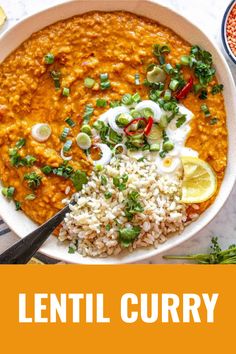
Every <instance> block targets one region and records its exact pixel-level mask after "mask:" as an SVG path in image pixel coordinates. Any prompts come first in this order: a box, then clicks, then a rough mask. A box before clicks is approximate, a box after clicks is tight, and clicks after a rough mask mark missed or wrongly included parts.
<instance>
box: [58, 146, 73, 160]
mask: <svg viewBox="0 0 236 354" xmlns="http://www.w3.org/2000/svg"><path fill="white" fill-rule="evenodd" d="M60 155H61V158H62V159H63V160H65V161H70V160H71V159H72V156H65V155H64V152H63V148H62V149H61V153H60Z"/></svg>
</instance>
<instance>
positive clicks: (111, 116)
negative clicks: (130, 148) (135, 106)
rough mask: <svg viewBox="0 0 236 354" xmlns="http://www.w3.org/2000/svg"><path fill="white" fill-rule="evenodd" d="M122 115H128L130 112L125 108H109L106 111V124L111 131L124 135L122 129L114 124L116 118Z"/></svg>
mask: <svg viewBox="0 0 236 354" xmlns="http://www.w3.org/2000/svg"><path fill="white" fill-rule="evenodd" d="M122 113H130V112H129V109H128V108H127V107H125V106H118V107H115V108H110V109H109V110H108V111H107V116H108V124H109V125H110V127H111V129H113V130H114V131H115V132H116V133H118V134H124V129H122V128H120V127H118V125H117V124H116V118H117V117H118V116H119V115H120V114H122Z"/></svg>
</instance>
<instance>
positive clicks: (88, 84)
mask: <svg viewBox="0 0 236 354" xmlns="http://www.w3.org/2000/svg"><path fill="white" fill-rule="evenodd" d="M94 85H95V80H94V79H92V78H91V77H86V78H85V79H84V86H85V87H87V88H92V87H93V86H94Z"/></svg>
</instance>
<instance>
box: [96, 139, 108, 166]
mask: <svg viewBox="0 0 236 354" xmlns="http://www.w3.org/2000/svg"><path fill="white" fill-rule="evenodd" d="M95 146H97V147H98V148H99V149H100V150H101V153H102V157H101V158H100V160H94V161H93V163H94V165H95V166H96V165H102V166H104V165H107V164H108V163H109V162H110V161H111V158H112V152H111V149H110V148H109V146H108V145H106V144H95Z"/></svg>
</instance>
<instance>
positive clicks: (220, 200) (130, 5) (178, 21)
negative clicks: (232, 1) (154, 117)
mask: <svg viewBox="0 0 236 354" xmlns="http://www.w3.org/2000/svg"><path fill="white" fill-rule="evenodd" d="M91 10H100V11H114V10H126V11H130V12H133V13H135V14H138V15H142V16H146V17H148V18H150V19H153V20H156V21H158V22H160V23H161V24H162V25H164V26H167V27H170V28H171V29H172V30H174V31H175V32H176V33H178V34H179V35H180V36H181V37H182V38H184V39H186V40H187V41H189V42H190V43H192V44H198V45H200V46H202V47H204V48H206V49H207V50H209V51H210V52H211V53H212V55H213V59H214V63H215V66H216V68H217V76H218V79H219V81H220V82H221V83H222V84H224V87H225V89H224V97H225V105H226V110H227V125H228V132H229V151H228V166H227V169H226V173H225V178H224V181H223V183H222V186H221V188H220V191H219V194H218V196H217V198H216V200H215V202H214V204H213V205H211V207H210V208H208V209H207V210H206V211H205V212H204V213H203V214H202V215H201V216H200V218H199V219H198V220H197V221H196V222H194V223H192V224H191V225H189V226H188V227H187V228H186V229H185V230H184V232H183V233H182V234H181V235H176V236H173V237H172V238H170V239H169V240H168V241H167V242H166V243H164V244H162V245H160V246H159V248H158V249H150V250H147V249H139V250H137V251H135V252H133V253H130V254H124V255H121V256H118V257H108V258H103V259H100V258H89V257H86V258H84V257H82V256H80V255H79V254H68V252H67V247H66V246H65V245H62V244H58V242H57V240H56V238H55V237H54V236H51V237H50V239H49V240H48V241H47V242H46V243H45V244H44V245H43V247H42V248H41V249H40V252H42V253H44V254H46V255H48V256H50V257H53V258H57V259H61V260H64V261H67V262H72V263H83V264H121V263H131V262H138V261H141V260H143V259H145V258H148V257H153V256H155V255H157V254H159V253H161V252H166V251H167V250H169V249H170V248H172V247H175V246H177V245H179V244H180V243H182V242H184V241H186V240H188V239H190V238H191V237H192V236H193V235H195V234H196V233H197V232H199V231H200V230H201V229H202V228H204V227H205V226H206V225H207V224H208V223H209V222H210V221H211V220H212V219H213V218H214V217H215V216H216V214H217V213H218V212H219V210H220V209H221V208H222V206H223V205H224V203H225V201H226V200H227V198H228V196H229V194H230V192H231V190H232V188H233V185H234V182H235V179H236V168H235V166H236V153H235V151H236V101H235V100H234V97H235V86H234V81H233V78H232V75H231V72H230V70H229V68H228V65H227V63H226V61H225V59H224V57H223V55H222V54H221V52H220V51H219V49H218V48H217V47H216V46H215V45H214V44H213V43H212V42H211V40H210V39H209V38H208V37H207V36H206V35H205V34H204V33H203V32H202V31H201V30H200V29H199V28H197V27H196V26H194V25H193V24H192V23H191V22H189V21H188V20H186V19H185V18H184V17H182V16H180V15H179V14H177V13H175V12H174V11H172V10H170V9H168V8H166V7H164V6H161V5H159V4H157V3H153V2H151V1H138V0H137V1H99V0H95V1H71V2H68V3H64V4H62V5H58V6H55V7H53V8H50V9H48V10H45V11H42V12H40V13H37V14H35V15H33V16H30V17H28V18H26V19H24V20H23V21H21V22H20V23H18V24H17V25H16V26H14V27H13V28H11V29H10V30H8V31H7V32H5V33H4V34H3V35H2V36H1V38H0V48H1V51H0V62H1V61H2V60H4V59H5V58H6V57H7V56H8V55H9V54H10V53H11V52H12V51H13V50H14V49H16V48H17V47H18V46H19V45H20V44H21V43H22V42H23V41H24V40H26V39H27V38H28V37H29V36H30V35H31V34H32V33H33V32H36V31H38V30H40V29H42V28H43V27H45V26H48V25H50V24H52V23H54V22H56V21H59V20H62V19H66V18H69V17H72V16H74V15H79V14H82V13H84V12H87V11H91ZM0 214H1V216H2V218H3V219H4V220H5V222H6V223H7V224H8V225H9V227H10V228H11V229H12V230H13V231H14V232H15V233H16V234H18V235H19V236H20V237H24V236H26V235H27V234H28V233H29V232H31V231H33V230H34V229H35V228H36V227H37V225H36V224H35V223H34V222H33V221H32V220H30V219H29V218H28V217H27V216H26V215H24V214H23V213H22V212H16V211H15V208H14V205H13V203H9V202H7V201H6V199H5V198H4V197H3V196H1V195H0Z"/></svg>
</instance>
